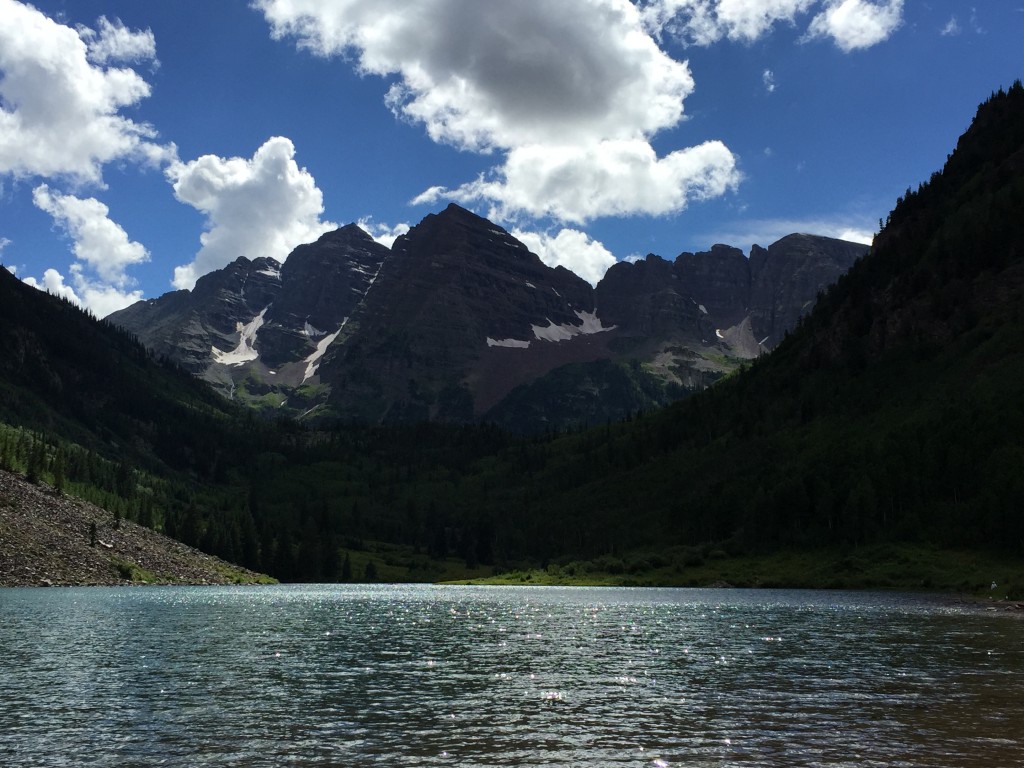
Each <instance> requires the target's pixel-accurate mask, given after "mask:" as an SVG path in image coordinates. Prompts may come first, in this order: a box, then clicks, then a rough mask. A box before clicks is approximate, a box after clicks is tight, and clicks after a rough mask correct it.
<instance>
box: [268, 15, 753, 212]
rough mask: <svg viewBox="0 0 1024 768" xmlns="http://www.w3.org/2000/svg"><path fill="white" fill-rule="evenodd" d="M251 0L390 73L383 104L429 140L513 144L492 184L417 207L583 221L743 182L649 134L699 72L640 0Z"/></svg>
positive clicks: (712, 155) (307, 37)
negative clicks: (650, 22)
mask: <svg viewBox="0 0 1024 768" xmlns="http://www.w3.org/2000/svg"><path fill="white" fill-rule="evenodd" d="M255 4H256V6H257V7H258V8H260V9H261V10H262V11H263V13H264V15H265V17H266V19H267V21H268V22H269V24H270V26H271V31H272V34H273V35H274V36H275V37H277V38H284V37H289V38H294V39H295V40H297V42H298V44H299V45H300V46H302V47H304V48H307V49H309V50H311V51H313V52H315V53H317V54H319V55H323V56H332V55H345V56H348V57H350V58H351V59H352V60H353V61H355V62H356V66H357V67H358V68H359V69H360V70H361V71H362V72H364V73H367V74H375V75H380V76H384V77H388V78H390V79H391V80H392V85H391V86H390V88H389V90H388V92H387V95H386V97H385V100H386V103H387V104H388V105H389V106H390V107H391V109H392V110H393V111H394V112H395V114H396V115H398V116H400V117H401V118H403V119H405V120H409V121H411V122H413V123H416V124H421V125H423V126H424V128H425V130H426V132H427V134H428V135H429V136H430V137H431V138H432V139H433V140H435V141H437V142H444V143H448V144H452V145H454V146H456V147H458V148H460V149H465V150H470V151H475V152H490V153H501V155H502V159H500V160H498V161H497V162H496V165H495V168H494V169H492V171H491V173H489V174H487V175H486V176H485V177H484V178H481V179H477V180H475V181H471V182H468V183H466V184H464V185H462V186H460V187H458V188H455V189H451V190H449V189H445V188H441V187H433V188H431V189H428V190H427V191H426V192H424V193H423V194H421V195H420V196H418V197H417V198H415V200H414V202H416V203H424V202H435V201H437V200H439V199H441V198H447V199H454V200H458V201H461V202H464V203H465V202H482V203H484V204H487V205H490V206H491V214H490V215H492V216H494V217H497V218H502V219H506V218H511V217H515V216H516V215H517V214H519V213H526V214H529V215H550V216H554V217H556V218H560V219H564V220H567V221H572V222H581V221H586V220H587V219H590V218H594V217H599V216H608V215H623V214H633V213H656V214H657V213H668V212H674V211H679V210H682V209H683V208H684V207H685V206H686V204H687V202H688V201H689V200H692V199H700V198H702V197H705V196H708V195H710V194H715V193H717V194H720V193H721V191H723V190H725V189H728V188H731V187H732V186H734V185H735V183H736V182H737V181H738V178H739V177H738V175H737V174H736V173H735V161H734V159H733V158H732V155H731V153H729V151H728V149H726V148H725V146H724V145H723V144H721V143H718V142H712V143H708V144H704V145H701V146H698V147H693V148H690V149H683V150H679V151H677V152H673V153H670V154H669V155H667V156H665V157H661V158H659V157H657V156H656V155H655V152H654V150H653V149H652V147H651V145H650V138H651V137H652V136H653V135H654V134H656V133H657V132H659V131H661V130H663V129H666V128H670V127H673V126H676V125H678V124H679V123H680V121H681V120H682V118H683V101H684V99H685V98H686V97H687V96H689V94H690V93H692V91H693V89H694V82H693V77H692V75H691V73H690V70H689V67H688V66H687V64H686V63H685V62H679V61H676V60H674V59H672V58H671V57H670V56H668V55H667V54H666V53H665V52H664V51H662V50H661V48H660V47H659V46H658V44H657V41H656V40H655V39H654V38H653V37H652V36H651V34H650V33H649V30H648V29H647V28H645V26H644V23H643V19H642V18H641V14H640V10H639V9H638V7H637V6H636V5H634V4H633V3H632V2H629V0H559V2H557V3H552V2H549V0H517V2H510V3H478V2H467V1H466V0H378V2H374V3H372V4H369V3H366V2H364V1H363V0H330V1H329V2H324V1H323V0H256V3H255ZM588 166H589V168H588ZM730 174H731V175H730ZM723 175H727V176H728V178H722V177H723ZM583 185H586V188H581V187H583ZM715 190H717V192H716V191H715ZM538 195H541V196H542V197H538ZM656 197H657V198H659V199H657V200H655V198H656ZM666 201H667V202H666Z"/></svg>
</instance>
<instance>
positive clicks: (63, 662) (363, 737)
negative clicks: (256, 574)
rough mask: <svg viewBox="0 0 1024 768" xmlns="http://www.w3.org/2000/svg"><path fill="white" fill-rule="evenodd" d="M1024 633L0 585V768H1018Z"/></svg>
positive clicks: (578, 592)
mask: <svg viewBox="0 0 1024 768" xmlns="http://www.w3.org/2000/svg"><path fill="white" fill-rule="evenodd" d="M1022 726H1024V622H1021V621H1017V620H1014V619H1012V618H1008V617H1006V616H1003V615H996V614H991V613H985V612H983V611H978V610H975V609H966V608H963V607H957V606H951V605H947V604H941V603H937V602H934V601H929V600H927V599H925V598H919V597H916V596H907V595H890V594H864V593H850V592H802V591H771V590H758V591H746V590H685V589H664V590H660V589H659V590H639V589H632V590H631V589H571V588H541V587H529V588H512V587H509V588H504V587H485V588H475V587H425V586H288V587H242V588H230V587H224V588H221V587H197V588H176V587H167V588H156V587H154V588H124V589H120V588H118V589H101V588H87V589H49V590H47V589H19V590H13V589H0V765H4V766H57V765H60V766H80V765H95V766H151V765H182V766H192V765H223V766H263V765H266V766H278V765H289V766H328V765H338V766H360V765H391V766H434V765H444V766H548V765H563V766H584V765H592V766H605V765H630V766H649V767H659V768H660V767H661V766H682V765H685V766H735V765H740V766H745V765H758V766H872V765H877V766H958V767H962V766H974V765H977V766H986V768H997V767H998V766H1011V765H1021V764H1024V727H1022Z"/></svg>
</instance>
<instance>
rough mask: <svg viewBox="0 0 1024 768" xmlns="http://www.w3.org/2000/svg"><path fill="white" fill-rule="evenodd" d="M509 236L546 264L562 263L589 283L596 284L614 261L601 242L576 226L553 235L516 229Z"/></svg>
mask: <svg viewBox="0 0 1024 768" xmlns="http://www.w3.org/2000/svg"><path fill="white" fill-rule="evenodd" d="M512 236H513V237H514V238H516V239H517V240H519V242H521V243H523V244H524V245H525V246H526V247H527V248H529V249H530V250H531V251H532V252H533V253H536V254H537V255H538V256H540V260H541V261H543V262H544V263H545V264H547V265H548V266H549V267H559V266H561V267H565V268H566V269H568V270H570V271H572V272H575V273H576V274H577V275H579V276H580V277H582V278H583V279H584V280H586V281H587V282H588V283H590V284H591V285H597V283H598V281H600V279H601V278H602V277H604V273H605V272H607V271H608V268H609V267H610V266H611V265H612V264H614V263H615V256H613V255H612V253H611V251H609V250H608V249H607V248H605V247H604V245H603V244H602V243H600V242H598V241H597V240H593V239H591V238H590V237H589V236H588V235H587V234H586V233H584V232H580V231H579V230H576V229H563V230H561V231H560V232H559V233H558V234H557V235H555V236H554V237H552V236H551V235H549V234H547V233H544V232H524V231H522V230H518V229H516V230H513V231H512Z"/></svg>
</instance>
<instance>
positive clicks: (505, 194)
mask: <svg viewBox="0 0 1024 768" xmlns="http://www.w3.org/2000/svg"><path fill="white" fill-rule="evenodd" d="M738 181H739V172H738V171H737V169H736V159H735V157H734V156H733V154H732V153H731V152H730V151H729V150H728V149H727V148H726V146H725V145H724V144H722V143H721V142H718V141H712V142H707V143H705V144H701V145H699V146H696V147H690V148H687V149H681V150H678V151H676V152H672V153H670V154H669V155H666V156H665V157H662V158H659V157H657V156H656V155H655V152H654V150H653V149H652V148H651V146H650V144H648V143H647V142H646V141H642V140H639V141H618V142H602V143H600V144H598V145H595V146H591V145H582V146H573V145H568V146H558V145H531V146H525V147H517V148H516V149H513V150H512V151H511V152H509V155H508V160H507V161H506V162H505V165H504V167H503V168H502V169H501V171H500V172H499V173H498V174H497V177H496V178H494V179H477V180H476V181H473V182H470V183H468V184H464V185H463V186H461V187H459V188H458V189H454V190H447V189H443V188H437V187H435V188H433V189H430V190H427V192H425V193H424V194H422V195H420V196H419V197H418V198H416V199H415V200H414V201H413V202H417V203H428V202H436V201H437V200H438V199H440V198H450V199H455V200H458V201H459V202H462V203H467V204H469V203H473V202H479V201H491V203H492V207H491V210H490V212H489V214H488V215H489V216H490V217H491V218H498V219H508V218H511V217H513V216H515V215H516V214H517V213H520V212H525V213H527V214H529V215H531V216H535V217H545V216H549V217H553V218H555V219H559V220H562V221H571V222H575V223H584V222H586V221H588V220H590V219H594V218H597V217H600V216H623V215H630V214H635V213H644V214H650V215H655V216H657V215H663V214H667V213H673V212H676V211H681V210H683V209H684V208H685V207H686V205H687V203H688V202H689V201H691V200H704V199H707V198H711V197H717V196H719V195H722V194H724V193H725V192H726V191H728V190H730V189H732V188H733V187H735V186H736V184H737V183H738Z"/></svg>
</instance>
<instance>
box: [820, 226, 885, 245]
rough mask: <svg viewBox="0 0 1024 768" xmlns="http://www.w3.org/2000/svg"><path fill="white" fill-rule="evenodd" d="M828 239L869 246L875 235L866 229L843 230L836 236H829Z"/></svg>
mask: <svg viewBox="0 0 1024 768" xmlns="http://www.w3.org/2000/svg"><path fill="white" fill-rule="evenodd" d="M829 237H838V238H839V239H840V240H849V241H850V242H851V243H863V244H864V245H871V243H873V242H874V240H875V233H874V232H872V231H871V230H868V229H857V228H853V229H844V230H842V231H840V232H839V234H836V235H829Z"/></svg>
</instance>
